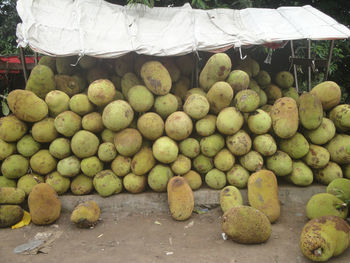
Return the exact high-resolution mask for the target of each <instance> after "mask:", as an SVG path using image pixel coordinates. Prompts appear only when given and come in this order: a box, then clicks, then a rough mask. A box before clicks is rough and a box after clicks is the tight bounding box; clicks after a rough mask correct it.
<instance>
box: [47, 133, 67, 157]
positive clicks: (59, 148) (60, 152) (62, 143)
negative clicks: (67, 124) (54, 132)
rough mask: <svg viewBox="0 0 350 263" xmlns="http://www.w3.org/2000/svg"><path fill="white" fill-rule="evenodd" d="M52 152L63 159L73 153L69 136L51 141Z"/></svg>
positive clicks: (50, 150)
mask: <svg viewBox="0 0 350 263" xmlns="http://www.w3.org/2000/svg"><path fill="white" fill-rule="evenodd" d="M49 152H50V154H51V155H52V156H53V157H55V158H57V159H63V158H66V157H68V156H70V155H71V148H70V140H69V139H67V138H62V137H60V138H57V139H55V140H53V141H52V142H51V143H50V146H49Z"/></svg>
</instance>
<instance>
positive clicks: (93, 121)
mask: <svg viewBox="0 0 350 263" xmlns="http://www.w3.org/2000/svg"><path fill="white" fill-rule="evenodd" d="M81 126H82V128H83V129H84V130H87V131H91V132H92V133H100V132H102V131H103V130H104V128H105V126H104V125H103V122H102V115H101V113H99V112H91V113H88V114H86V115H84V116H83V118H82V120H81Z"/></svg>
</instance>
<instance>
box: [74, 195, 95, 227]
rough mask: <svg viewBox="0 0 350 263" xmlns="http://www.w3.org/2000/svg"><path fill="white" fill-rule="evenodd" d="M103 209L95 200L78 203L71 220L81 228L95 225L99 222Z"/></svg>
mask: <svg viewBox="0 0 350 263" xmlns="http://www.w3.org/2000/svg"><path fill="white" fill-rule="evenodd" d="M100 214H101V209H100V207H99V206H98V205H97V203H96V202H95V201H93V200H89V201H86V202H84V203H81V204H79V205H77V206H76V207H75V208H74V210H73V212H72V214H71V217H70V221H71V222H72V223H74V224H76V225H77V226H78V227H81V228H89V227H93V226H95V225H96V224H97V222H98V220H99V218H100Z"/></svg>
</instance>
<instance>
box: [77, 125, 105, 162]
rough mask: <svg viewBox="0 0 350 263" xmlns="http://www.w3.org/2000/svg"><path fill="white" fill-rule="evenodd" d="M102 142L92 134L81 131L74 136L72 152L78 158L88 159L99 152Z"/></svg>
mask: <svg viewBox="0 0 350 263" xmlns="http://www.w3.org/2000/svg"><path fill="white" fill-rule="evenodd" d="M99 144H100V141H99V139H98V137H97V136H96V135H95V134H93V133H92V132H89V131H85V130H81V131H78V132H77V133H75V134H74V136H73V137H72V140H71V148H72V152H73V153H74V154H75V155H76V156H77V157H78V158H87V157H90V156H93V155H94V154H95V153H96V152H97V150H98V146H99Z"/></svg>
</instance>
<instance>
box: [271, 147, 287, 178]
mask: <svg viewBox="0 0 350 263" xmlns="http://www.w3.org/2000/svg"><path fill="white" fill-rule="evenodd" d="M266 168H267V169H269V170H271V171H272V172H274V174H275V175H277V176H286V175H288V174H290V173H291V172H292V170H293V161H292V158H290V156H289V155H288V154H287V153H285V152H283V151H280V150H277V151H276V152H275V153H274V154H273V155H271V156H269V157H267V158H266Z"/></svg>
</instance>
